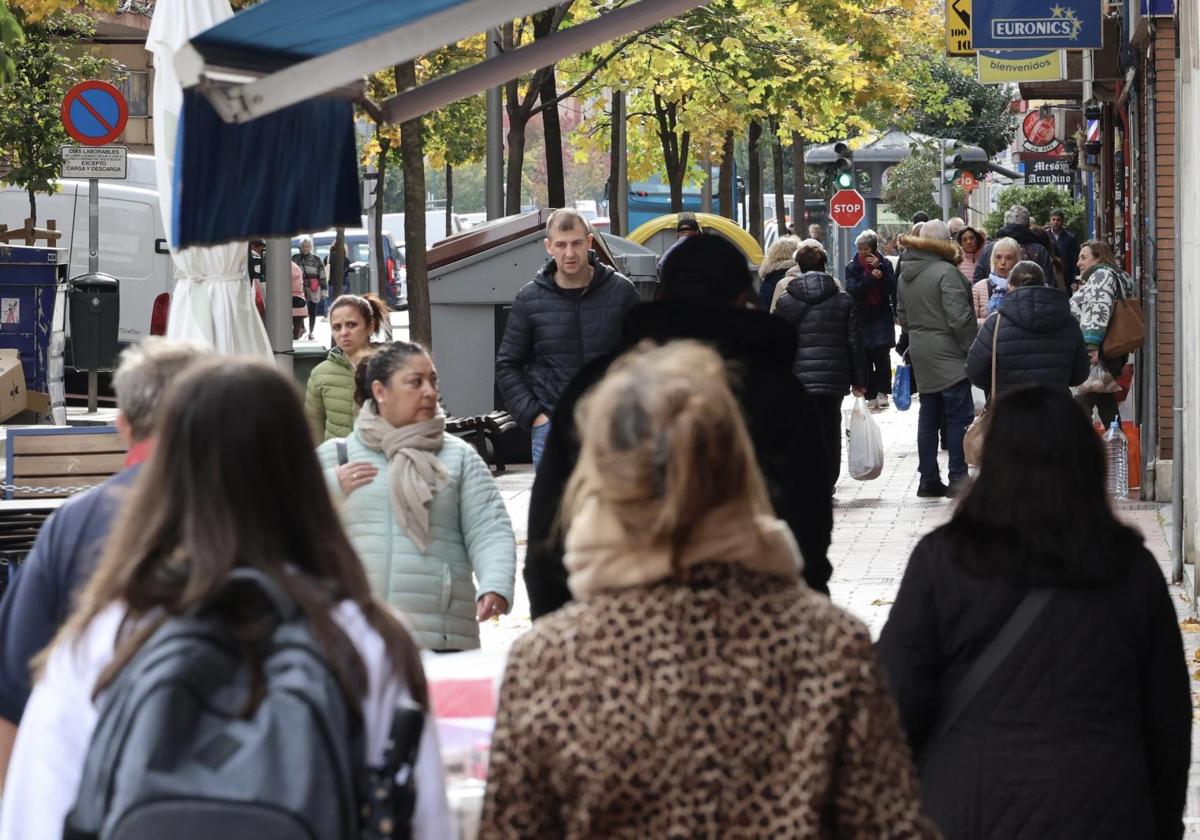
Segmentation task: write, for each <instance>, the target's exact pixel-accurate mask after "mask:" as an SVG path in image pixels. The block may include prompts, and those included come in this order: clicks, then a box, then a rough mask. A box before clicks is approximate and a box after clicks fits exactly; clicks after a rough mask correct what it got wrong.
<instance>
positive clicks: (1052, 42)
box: [971, 0, 1103, 52]
mask: <svg viewBox="0 0 1200 840" xmlns="http://www.w3.org/2000/svg"><path fill="white" fill-rule="evenodd" d="M1102 19H1103V16H1102V13H1101V6H1100V0H974V3H973V4H972V11H971V41H972V43H973V45H974V46H975V49H977V50H980V49H983V50H1040V51H1042V52H1045V51H1048V50H1098V49H1100V48H1101V47H1102V46H1103V43H1102V28H1103V27H1102V25H1101V24H1102Z"/></svg>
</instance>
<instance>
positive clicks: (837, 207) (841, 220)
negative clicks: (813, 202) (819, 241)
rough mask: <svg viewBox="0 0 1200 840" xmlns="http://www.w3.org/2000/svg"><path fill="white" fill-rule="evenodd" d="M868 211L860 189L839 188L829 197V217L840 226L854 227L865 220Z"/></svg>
mask: <svg viewBox="0 0 1200 840" xmlns="http://www.w3.org/2000/svg"><path fill="white" fill-rule="evenodd" d="M866 212H867V205H866V202H865V201H863V197H862V194H861V193H859V191H858V190H838V191H837V192H835V193H834V194H833V198H831V199H829V218H831V219H833V220H834V221H835V222H837V223H838V225H839V226H840V227H844V228H852V227H854V226H855V225H857V224H858V223H859V222H861V221H862V220H863V215H864V214H865V213H866Z"/></svg>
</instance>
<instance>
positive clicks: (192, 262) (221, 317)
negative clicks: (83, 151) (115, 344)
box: [146, 0, 272, 359]
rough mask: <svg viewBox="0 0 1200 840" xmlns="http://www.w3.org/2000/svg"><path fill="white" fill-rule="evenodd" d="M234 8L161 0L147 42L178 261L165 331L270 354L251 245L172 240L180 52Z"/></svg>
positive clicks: (158, 156) (205, 0) (223, 349)
mask: <svg viewBox="0 0 1200 840" xmlns="http://www.w3.org/2000/svg"><path fill="white" fill-rule="evenodd" d="M232 16H233V9H232V8H230V5H229V0H158V3H157V4H156V5H155V7H154V17H153V19H152V20H151V22H150V32H149V34H148V35H147V37H146V49H147V50H149V51H150V52H151V53H153V54H154V107H153V112H152V116H153V120H154V165H155V170H156V174H157V178H158V201H159V209H160V210H161V212H162V217H163V225H164V227H165V228H166V231H167V241H168V242H169V243H170V245H171V257H172V259H173V260H174V262H175V293H174V295H172V297H171V313H170V317H169V318H168V319H167V337H168V338H175V339H196V340H200V341H203V342H205V343H207V344H209V345H211V346H212V347H214V348H215V349H216V350H217V351H218V352H220V353H226V354H230V355H249V356H261V357H263V358H266V359H270V358H272V353H271V343H270V340H269V339H268V338H267V331H266V329H265V328H264V327H263V323H262V320H261V319H260V318H259V315H258V310H257V309H255V306H254V291H253V289H252V287H251V286H250V282H249V279H248V278H247V276H246V245H245V244H244V243H230V244H227V245H217V246H214V247H209V248H186V249H184V250H182V251H178V250H176V249H175V241H174V230H173V219H172V215H173V210H174V183H175V181H174V170H175V146H176V142H177V139H178V137H177V132H178V127H179V114H180V112H181V111H182V109H183V88H182V87H181V85H180V83H179V77H178V76H177V75H176V72H175V54H176V53H177V52H178V51H179V49H180V47H182V46H183V45H184V44H186V43H187V42H188V41H189V40H190V39H191V38H192V37H193V36H195V35H198V34H199V33H201V32H203V31H204V30H206V29H208V28H210V27H212V26H215V25H217V24H218V23H220V22H221V21H223V20H225V19H226V18H229V17H232Z"/></svg>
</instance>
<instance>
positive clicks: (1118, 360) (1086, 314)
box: [1071, 239, 1137, 429]
mask: <svg viewBox="0 0 1200 840" xmlns="http://www.w3.org/2000/svg"><path fill="white" fill-rule="evenodd" d="M1078 265H1079V270H1080V272H1082V273H1081V274H1080V277H1079V290H1078V291H1077V292H1075V294H1073V295H1072V296H1071V314H1072V315H1074V316H1075V320H1077V321H1078V322H1079V328H1080V329H1081V330H1083V340H1084V342H1085V343H1086V344H1087V348H1088V356H1089V359H1090V363H1091V364H1092V365H1102V366H1103V367H1104V368H1105V369H1106V370H1107V371H1108V372H1109V373H1110V374H1111V375H1112V377H1113V379H1117V378H1118V377H1120V375H1121V372H1122V371H1123V370H1124V368H1125V363H1126V361H1128V358H1129V354H1128V353H1123V354H1121V355H1120V356H1114V357H1112V358H1109V357H1107V356H1105V355H1104V337H1105V335H1107V334H1108V325H1109V322H1110V321H1111V320H1112V316H1113V310H1114V308H1115V307H1116V301H1117V299H1118V298H1124V299H1126V300H1130V299H1136V294H1137V289H1136V287H1135V286H1134V284H1133V279H1132V278H1130V276H1129V275H1128V274H1126V273H1125V272H1124V271H1122V270H1121V269H1120V268H1118V267H1117V258H1116V255H1115V254H1113V250H1112V247H1111V246H1109V244H1108V243H1107V242H1102V241H1100V240H1099V239H1090V240H1088V241H1087V242H1085V243H1083V247H1081V248H1080V249H1079V262H1078ZM1078 400H1079V404H1080V405H1081V406H1082V407H1083V409H1084V411H1086V412H1087V415H1088V417H1091V416H1092V411H1093V409H1095V410H1096V411H1097V412H1099V414H1100V422H1101V423H1103V424H1104V428H1106V429H1107V428H1108V427H1109V426H1111V425H1112V421H1113V420H1115V419H1116V418H1117V414H1118V406H1117V397H1116V395H1115V394H1111V393H1096V392H1091V393H1084V394H1080V395H1079V396H1078Z"/></svg>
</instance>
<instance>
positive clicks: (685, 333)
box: [524, 233, 833, 619]
mask: <svg viewBox="0 0 1200 840" xmlns="http://www.w3.org/2000/svg"><path fill="white" fill-rule="evenodd" d="M757 298H758V293H757V291H756V290H755V288H754V279H753V277H752V275H751V273H750V270H749V267H748V266H747V264H746V256H745V254H743V253H742V252H741V251H740V250H738V248H737V246H736V245H734V244H732V243H731V242H730V241H729V240H727V239H725V238H723V237H721V236H719V235H717V234H711V233H706V234H701V235H700V236H694V237H691V238H690V239H686V240H684V241H683V242H681V243H680V244H679V246H678V247H677V248H674V249H672V251H671V253H670V256H669V257H668V258H666V259H665V260H664V262H663V271H662V280H661V282H660V283H659V288H658V294H657V296H656V298H655V300H654V302H652V303H643V304H641V305H640V306H637V307H635V308H634V309H633V311H631V312H630V313H629V315H628V317H626V318H625V323H624V326H623V334H622V338H621V344H620V346H619V347H616V348H614V349H613V351H612V352H611V353H609V354H606V355H604V356H601V357H600V358H597V359H595V360H594V361H592V362H591V363H589V364H588V365H586V366H585V367H584V368H583V369H582V370H581V371H580V372H579V374H578V375H577V376H576V377H575V378H574V379H573V380H572V381H571V383H570V385H569V386H568V387H567V389H566V390H565V391H564V392H563V394H562V396H561V397H560V398H559V401H558V405H557V407H556V408H555V411H554V422H553V423H552V424H551V429H550V434H549V437H548V439H547V441H546V449H545V454H544V456H543V459H542V465H541V468H540V469H539V470H538V473H537V477H536V479H535V480H534V483H533V493H532V496H531V498H530V500H529V541H528V552H527V554H526V558H525V571H524V577H525V588H526V590H527V591H528V593H529V605H530V610H531V612H532V615H533V618H534V619H538V618H540V617H542V616H543V615H547V614H548V613H551V612H553V611H554V610H557V609H558V608H560V607H562V606H564V605H565V604H566V603H567V602H568V601H570V600H571V592H570V590H569V589H568V588H567V572H566V568H565V567H564V565H563V534H562V533H561V529H560V528H558V527H557V524H556V523H557V522H558V519H559V507H560V505H561V503H562V497H563V492H564V490H565V488H566V485H567V480H568V478H569V477H570V475H571V472H572V470H573V469H574V467H575V462H576V461H577V460H578V458H579V441H578V438H577V435H576V432H575V406H576V405H577V403H578V401H579V399H580V398H581V397H582V396H583V395H584V393H586V391H587V390H588V389H589V388H591V387H592V386H593V385H595V384H596V383H597V382H599V381H600V379H602V378H603V377H604V374H605V373H606V372H607V371H608V368H609V366H610V365H611V364H612V363H613V361H615V360H616V358H617V357H618V356H619V355H620V354H621V353H622V352H624V351H626V350H628V349H630V348H632V347H635V346H637V345H638V344H640V343H641V342H643V341H653V342H654V343H656V344H664V343H666V342H668V341H674V340H677V339H694V340H697V341H703V342H705V343H708V344H711V345H712V346H713V348H714V349H715V350H716V351H717V352H719V353H720V354H721V356H722V357H723V358H724V359H725V360H726V361H727V363H728V364H729V367H730V369H731V371H733V376H732V380H733V390H734V395H735V396H736V397H737V399H738V402H739V403H740V404H741V407H742V415H743V417H744V418H745V420H746V428H747V431H748V432H749V433H750V440H751V442H752V443H753V444H754V451H755V453H756V455H757V457H758V464H759V467H760V468H761V469H762V472H763V477H764V478H765V479H766V485H767V493H768V495H769V496H770V499H771V504H772V506H773V507H774V509H775V513H776V515H777V516H778V517H779V518H780V519H782V520H783V521H785V522H786V523H787V524H788V526H789V527H790V528H791V530H792V534H793V536H794V537H795V538H796V543H797V545H798V546H799V547H800V553H801V554H802V555H803V558H804V579H805V581H807V583H808V585H809V586H810V587H812V588H813V589H814V590H816V591H818V592H823V593H826V594H828V592H829V578H830V575H831V574H832V572H833V568H832V567H831V566H830V564H829V559H828V552H829V542H830V535H831V531H832V528H833V502H832V497H833V494H832V493H831V491H830V481H829V476H828V469H827V466H826V464H825V463H824V460H823V459H822V457H821V449H820V441H822V440H824V437H823V433H824V431H825V426H824V423H823V422H822V419H821V417H820V416H819V414H818V410H817V406H816V404H815V403H814V401H813V399H812V397H811V396H810V395H809V394H808V393H807V392H806V391H805V390H804V386H803V385H801V384H800V380H798V379H797V378H796V377H795V375H794V374H793V373H792V365H793V363H794V362H795V358H796V346H797V337H796V331H795V330H794V329H792V327H791V326H790V325H788V324H787V322H785V321H784V320H783V319H782V318H777V317H775V316H773V315H769V314H767V313H766V312H763V311H761V310H758V309H754V308H752V307H753V305H754V303H755V301H756V300H757Z"/></svg>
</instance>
